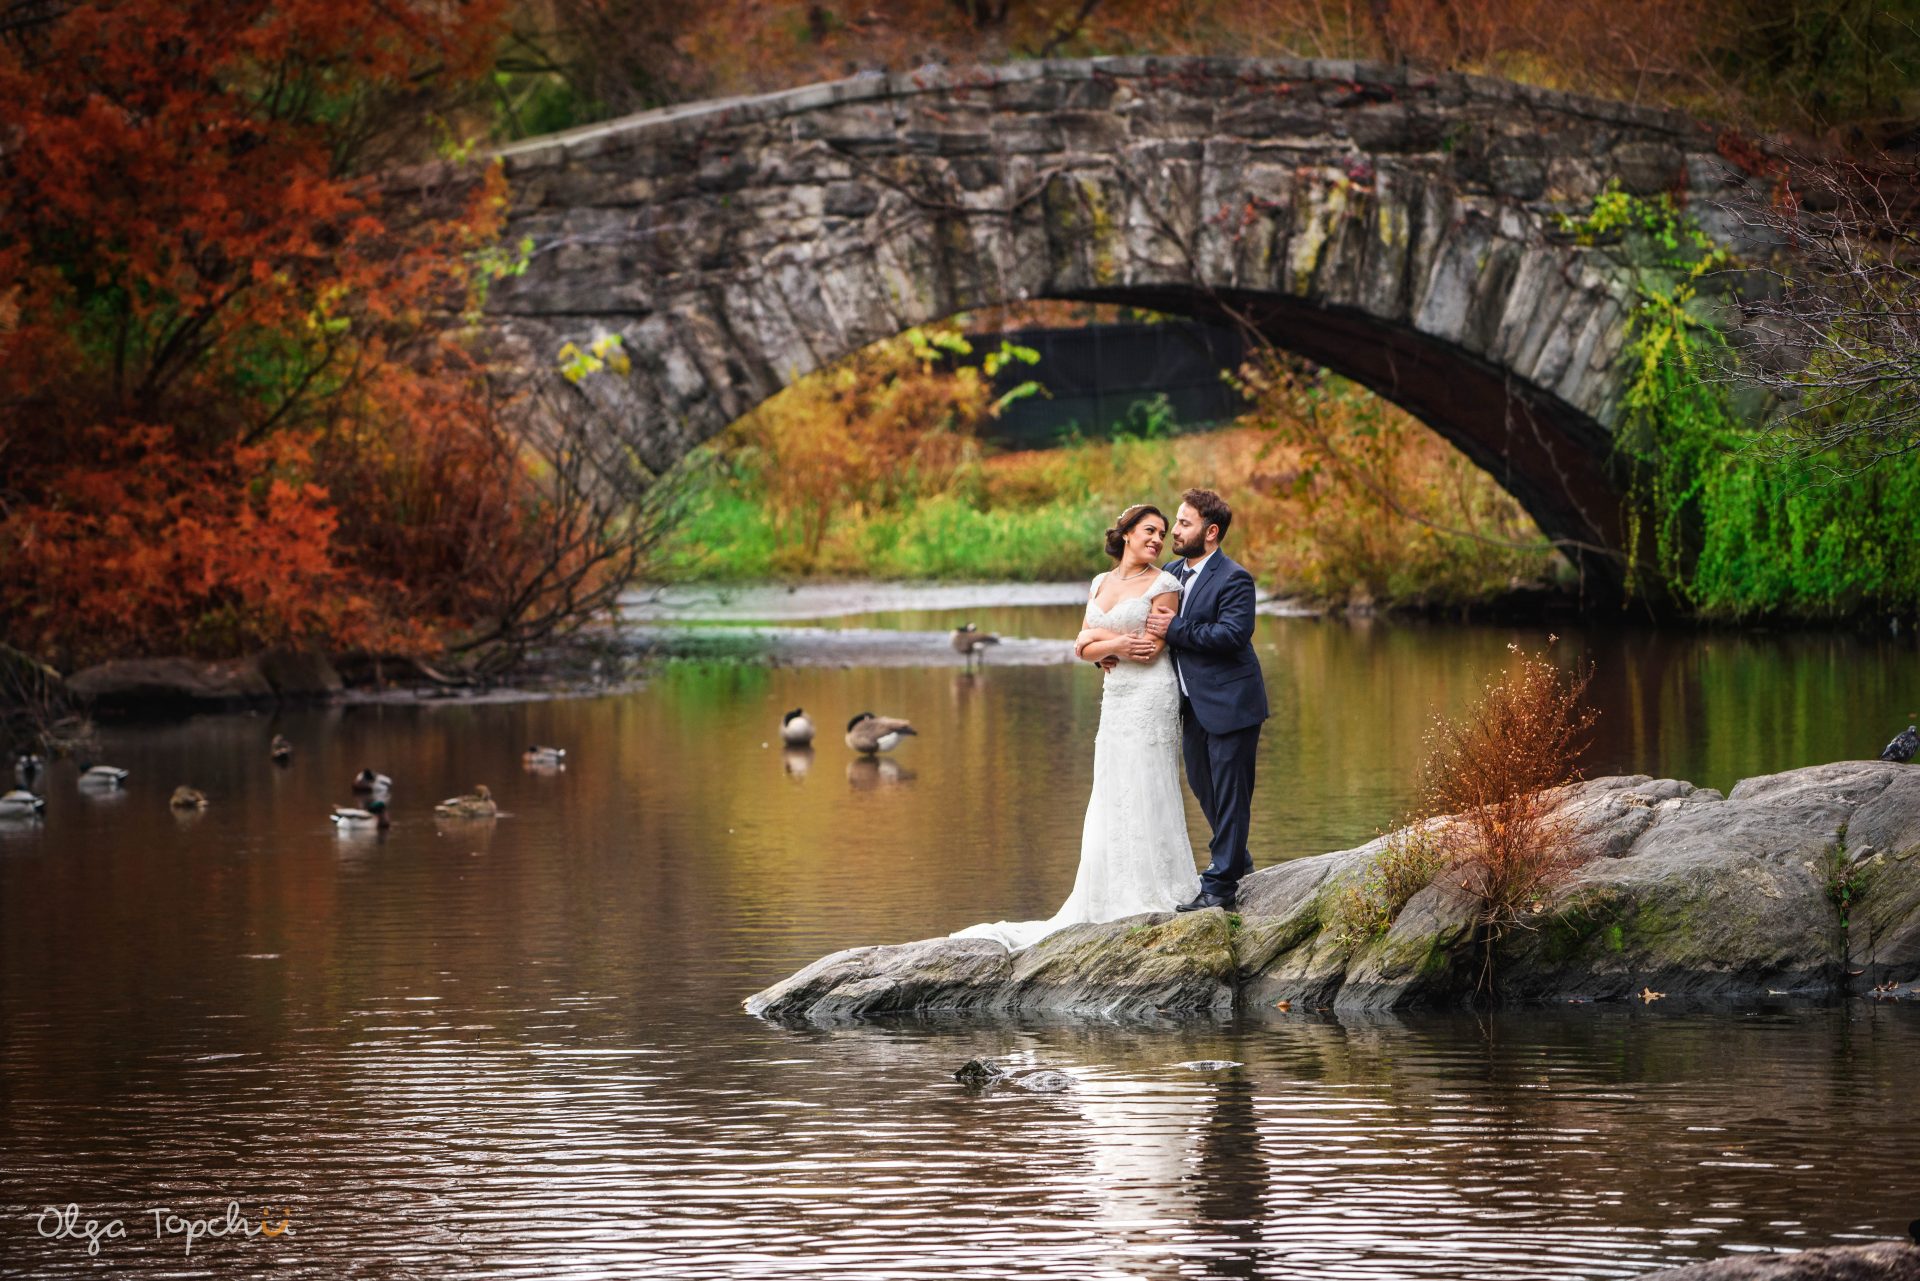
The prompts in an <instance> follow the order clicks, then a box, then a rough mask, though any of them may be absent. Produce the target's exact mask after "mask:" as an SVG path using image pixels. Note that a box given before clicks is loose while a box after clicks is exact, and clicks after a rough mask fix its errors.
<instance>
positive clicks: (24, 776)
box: [13, 752, 47, 787]
mask: <svg viewBox="0 0 1920 1281" xmlns="http://www.w3.org/2000/svg"><path fill="white" fill-rule="evenodd" d="M46 767H47V762H46V760H45V759H44V758H43V757H41V756H40V754H39V753H37V752H28V753H25V754H23V755H21V756H17V757H15V758H14V762H13V777H14V780H15V781H16V782H18V783H19V784H20V786H22V787H32V786H33V780H34V779H36V778H38V777H40V771H41V770H43V769H45V768H46Z"/></svg>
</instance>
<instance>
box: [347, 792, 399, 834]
mask: <svg viewBox="0 0 1920 1281" xmlns="http://www.w3.org/2000/svg"><path fill="white" fill-rule="evenodd" d="M333 825H334V826H335V827H337V828H339V829H340V830H341V831H343V832H365V831H373V830H378V831H382V832H384V831H386V830H387V828H388V827H390V826H392V825H391V824H390V823H389V822H388V821H387V803H386V802H385V801H383V800H381V799H379V798H378V797H375V798H374V799H373V800H370V801H368V802H367V808H365V809H363V810H362V809H353V808H351V807H349V806H346V805H336V806H334V807H333Z"/></svg>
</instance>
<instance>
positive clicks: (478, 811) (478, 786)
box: [433, 783, 500, 818]
mask: <svg viewBox="0 0 1920 1281" xmlns="http://www.w3.org/2000/svg"><path fill="white" fill-rule="evenodd" d="M433 812H434V813H435V814H436V815H438V816H439V817H441V818H492V817H493V816H494V815H496V814H498V813H499V812H500V807H499V806H498V805H495V804H494V803H493V793H492V792H490V791H488V790H487V785H486V784H485V783H475V784H474V785H473V791H472V792H470V793H468V794H467V795H465V796H449V797H448V798H447V799H446V800H444V801H441V802H440V803H439V804H438V805H436V806H434V807H433Z"/></svg>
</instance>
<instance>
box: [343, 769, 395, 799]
mask: <svg viewBox="0 0 1920 1281" xmlns="http://www.w3.org/2000/svg"><path fill="white" fill-rule="evenodd" d="M392 786H393V780H392V779H390V778H388V777H387V776H386V775H385V774H380V773H376V772H375V771H374V769H373V768H372V767H371V766H369V767H367V768H366V769H363V770H361V771H360V772H359V773H358V774H355V775H354V776H353V790H354V791H356V792H375V793H381V792H385V791H387V790H389V789H390V788H392Z"/></svg>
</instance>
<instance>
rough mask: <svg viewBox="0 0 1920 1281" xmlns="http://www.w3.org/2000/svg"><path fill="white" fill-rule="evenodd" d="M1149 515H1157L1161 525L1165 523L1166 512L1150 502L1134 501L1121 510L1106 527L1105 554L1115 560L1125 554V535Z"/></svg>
mask: <svg viewBox="0 0 1920 1281" xmlns="http://www.w3.org/2000/svg"><path fill="white" fill-rule="evenodd" d="M1149 516H1158V517H1159V518H1160V523H1161V525H1163V526H1164V525H1165V524H1166V523H1167V514H1166V513H1165V512H1163V511H1161V510H1160V509H1159V508H1158V507H1155V506H1154V505H1153V504H1152V503H1135V504H1134V505H1133V506H1131V507H1129V508H1127V509H1126V510H1125V511H1123V512H1121V513H1120V516H1119V518H1118V519H1117V520H1115V521H1114V522H1113V524H1111V525H1109V526H1108V527H1107V555H1109V556H1111V557H1113V558H1114V559H1115V560H1119V559H1120V558H1121V557H1122V556H1124V555H1126V551H1127V535H1128V534H1131V533H1132V532H1133V527H1134V526H1135V525H1138V524H1139V523H1140V522H1141V521H1143V520H1145V519H1146V518H1147V517H1149Z"/></svg>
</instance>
